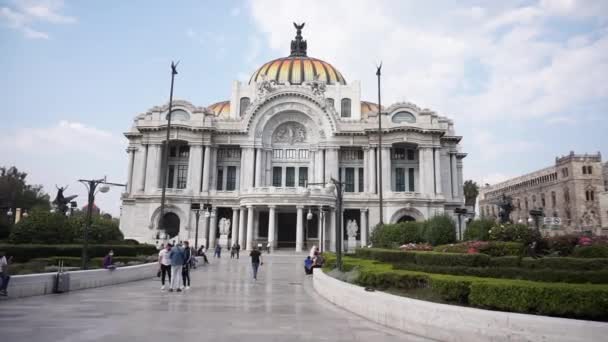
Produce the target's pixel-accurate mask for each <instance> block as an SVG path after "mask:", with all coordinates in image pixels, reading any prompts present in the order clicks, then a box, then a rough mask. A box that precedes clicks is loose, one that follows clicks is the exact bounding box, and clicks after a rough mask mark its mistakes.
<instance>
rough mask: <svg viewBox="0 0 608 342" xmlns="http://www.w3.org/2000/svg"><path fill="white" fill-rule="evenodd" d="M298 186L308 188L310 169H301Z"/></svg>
mask: <svg viewBox="0 0 608 342" xmlns="http://www.w3.org/2000/svg"><path fill="white" fill-rule="evenodd" d="M298 178H299V179H298V185H299V186H307V184H308V168H307V167H301V168H300V170H299V172H298Z"/></svg>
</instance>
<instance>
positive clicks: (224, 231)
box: [219, 217, 230, 249]
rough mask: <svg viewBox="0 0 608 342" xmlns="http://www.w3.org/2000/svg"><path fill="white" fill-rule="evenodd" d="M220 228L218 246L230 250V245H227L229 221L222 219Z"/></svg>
mask: <svg viewBox="0 0 608 342" xmlns="http://www.w3.org/2000/svg"><path fill="white" fill-rule="evenodd" d="M219 228H220V246H223V247H224V246H225V247H226V248H228V249H230V244H229V243H228V234H230V219H227V218H225V217H222V219H221V220H220V223H219Z"/></svg>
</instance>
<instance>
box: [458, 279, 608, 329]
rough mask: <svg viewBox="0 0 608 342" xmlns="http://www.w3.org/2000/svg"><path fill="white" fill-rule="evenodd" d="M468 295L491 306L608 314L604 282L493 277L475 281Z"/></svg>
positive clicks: (607, 290) (572, 314) (585, 315)
mask: <svg viewBox="0 0 608 342" xmlns="http://www.w3.org/2000/svg"><path fill="white" fill-rule="evenodd" d="M468 299H469V303H470V304H471V305H473V306H477V307H482V308H488V309H498V310H505V311H511V312H522V313H533V314H539V315H549V316H562V317H572V318H591V319H603V320H606V319H607V318H608V317H607V316H606V313H607V312H608V288H607V287H606V286H603V285H580V284H577V285H572V284H551V283H534V282H524V281H504V280H490V281H486V282H473V283H472V284H471V293H470V295H469V298H468Z"/></svg>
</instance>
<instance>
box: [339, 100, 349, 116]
mask: <svg viewBox="0 0 608 342" xmlns="http://www.w3.org/2000/svg"><path fill="white" fill-rule="evenodd" d="M341 104H342V111H341V115H340V116H342V117H343V118H350V109H351V108H350V99H342V102H341Z"/></svg>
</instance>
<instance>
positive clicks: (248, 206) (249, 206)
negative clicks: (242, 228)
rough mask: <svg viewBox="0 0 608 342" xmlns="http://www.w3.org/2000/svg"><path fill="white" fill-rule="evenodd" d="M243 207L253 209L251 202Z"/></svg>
mask: <svg viewBox="0 0 608 342" xmlns="http://www.w3.org/2000/svg"><path fill="white" fill-rule="evenodd" d="M245 207H247V209H253V204H247V205H246V206H245Z"/></svg>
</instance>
